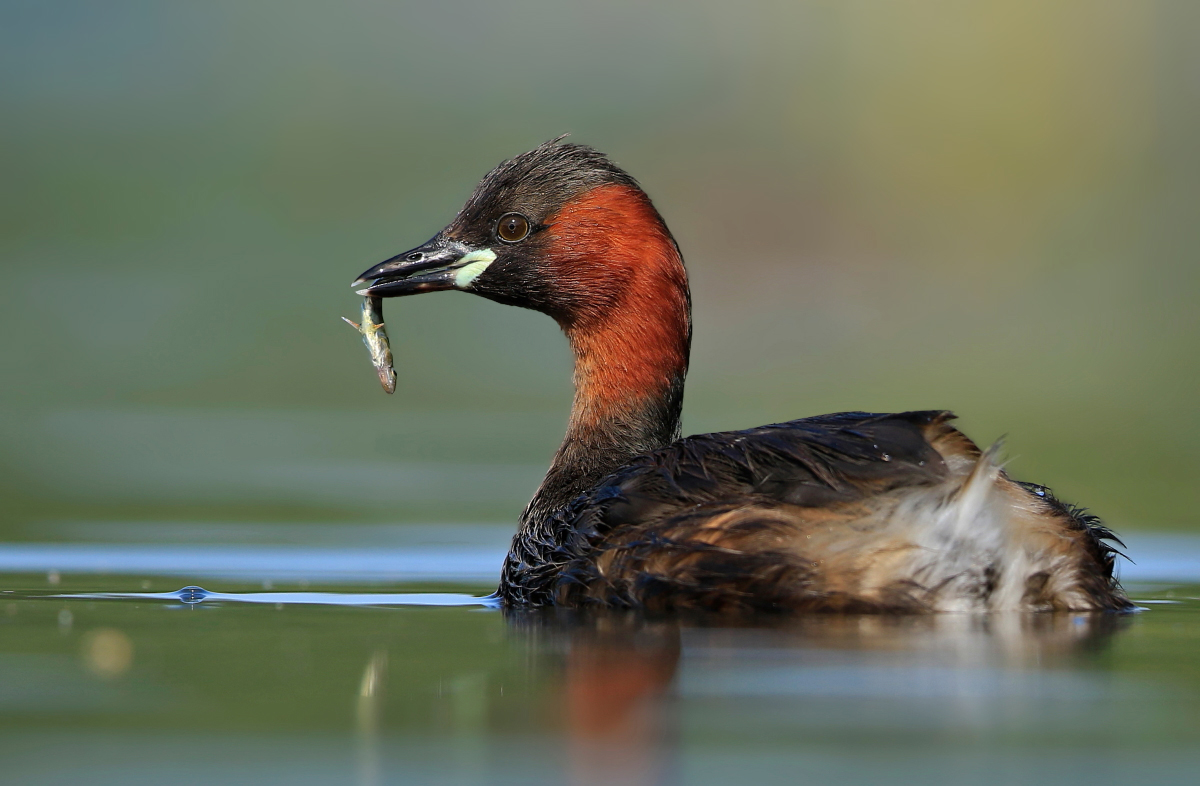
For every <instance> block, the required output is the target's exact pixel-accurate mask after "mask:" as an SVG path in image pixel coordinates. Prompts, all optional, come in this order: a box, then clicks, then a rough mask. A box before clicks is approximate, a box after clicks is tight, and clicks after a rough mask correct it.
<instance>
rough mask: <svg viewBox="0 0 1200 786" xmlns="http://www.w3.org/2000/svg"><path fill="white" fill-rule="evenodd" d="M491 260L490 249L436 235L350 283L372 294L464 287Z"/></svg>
mask: <svg viewBox="0 0 1200 786" xmlns="http://www.w3.org/2000/svg"><path fill="white" fill-rule="evenodd" d="M495 259H496V254H495V252H494V251H492V250H491V249H490V248H472V247H470V246H468V245H467V244H466V243H463V242H461V241H458V240H451V239H449V238H447V237H444V236H443V235H441V234H437V235H435V236H434V237H433V238H432V239H431V240H430V241H429V242H428V243H425V244H424V245H420V246H417V247H416V248H414V249H411V250H409V251H405V252H404V253H403V254H397V255H396V256H394V257H392V258H391V259H388V260H384V261H383V262H380V263H379V264H378V265H376V266H375V267H373V268H371V269H370V270H368V271H366V272H365V273H363V274H362V275H361V276H359V277H358V279H357V280H355V282H354V284H352V286H354V287H361V286H362V285H363V284H366V285H367V287H366V288H365V289H360V290H359V292H358V294H360V295H372V296H374V297H400V296H402V295H419V294H421V293H422V292H438V291H440V290H445V289H467V288H468V287H470V285H471V282H472V281H474V280H475V279H476V278H478V277H479V274H480V273H482V272H483V271H484V270H486V269H487V266H488V265H490V264H491V263H492V262H493V261H495Z"/></svg>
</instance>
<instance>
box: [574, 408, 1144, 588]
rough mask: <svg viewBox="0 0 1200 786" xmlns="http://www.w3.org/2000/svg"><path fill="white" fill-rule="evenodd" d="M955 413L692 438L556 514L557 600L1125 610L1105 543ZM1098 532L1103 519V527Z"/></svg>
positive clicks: (816, 421) (1101, 533)
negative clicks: (1002, 462)
mask: <svg viewBox="0 0 1200 786" xmlns="http://www.w3.org/2000/svg"><path fill="white" fill-rule="evenodd" d="M952 418H953V415H952V414H951V413H949V412H944V411H925V412H904V413H898V414H887V415H878V414H869V413H861V412H851V413H838V414H833V415H823V416H820V417H815V418H805V419H802V420H795V421H791V422H788V423H780V424H775V425H770V426H763V427H759V428H755V429H749V430H746V431H736V432H721V433H716V434H704V435H698V436H694V437H688V438H686V439H681V440H678V441H677V442H675V443H673V444H672V445H670V446H668V447H666V448H663V449H660V450H657V451H654V452H652V453H649V454H647V455H645V456H642V457H640V458H638V459H637V460H635V461H634V462H632V463H631V464H629V465H627V466H626V467H624V468H622V469H621V470H619V471H617V472H616V473H613V474H612V475H610V476H609V477H608V478H606V479H605V480H604V481H602V482H601V483H600V484H599V485H598V486H597V487H596V488H595V489H593V490H592V491H590V492H588V493H586V494H584V495H582V496H580V497H579V498H577V499H576V500H575V501H574V502H573V503H572V504H570V505H568V506H567V507H566V508H564V509H562V510H561V511H559V512H558V513H556V514H555V516H554V517H553V520H552V521H551V522H550V523H551V527H552V528H553V529H555V530H556V531H558V532H559V533H561V534H562V537H561V538H560V543H561V544H562V545H561V547H560V550H559V552H560V553H559V554H558V555H556V561H557V562H559V564H560V565H562V570H561V573H560V579H559V583H558V587H557V589H556V599H557V600H558V602H562V603H569V604H587V603H600V604H603V605H609V606H612V605H616V606H633V607H648V608H663V609H669V608H670V609H678V608H704V609H710V610H711V609H717V610H721V609H724V610H745V609H760V608H767V609H778V608H787V609H801V610H803V609H809V610H838V611H853V610H862V611H930V610H988V609H997V608H1023V609H1025V608H1027V609H1037V608H1098V607H1099V608H1124V607H1125V605H1124V604H1126V603H1127V601H1124V600H1123V596H1121V595H1120V593H1119V588H1117V587H1116V583H1115V581H1114V580H1113V578H1112V559H1111V549H1109V548H1108V547H1107V546H1106V545H1105V544H1104V543H1103V542H1102V539H1103V538H1104V537H1105V536H1106V535H1107V534H1108V533H1107V531H1106V530H1103V528H1102V527H1099V526H1098V522H1089V521H1087V520H1085V519H1087V517H1086V516H1084V514H1082V513H1079V514H1078V515H1076V513H1077V512H1075V511H1074V509H1071V508H1069V506H1064V505H1063V504H1062V503H1059V502H1058V501H1057V500H1055V499H1054V498H1053V495H1050V494H1049V492H1048V491H1046V490H1045V489H1044V488H1042V487H1035V486H1029V485H1022V484H1018V483H1015V482H1013V481H1011V480H1009V479H1008V478H1007V477H1006V476H1004V474H1003V472H1002V471H1001V469H1000V467H999V466H998V464H997V463H996V462H995V460H994V456H993V455H992V454H991V453H990V452H989V453H988V454H984V453H982V452H981V451H980V450H979V448H978V447H977V446H976V445H975V444H974V443H973V442H971V441H970V440H969V439H968V438H967V437H965V436H964V435H963V434H962V433H961V432H959V431H958V430H957V429H955V428H953V427H952V426H951V425H949V421H950V420H951V419H952ZM1093 524H1095V526H1093Z"/></svg>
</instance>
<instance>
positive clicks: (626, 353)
mask: <svg viewBox="0 0 1200 786" xmlns="http://www.w3.org/2000/svg"><path fill="white" fill-rule="evenodd" d="M603 198H604V200H605V202H604V204H605V206H606V208H608V209H611V205H612V204H613V203H614V202H618V204H620V202H619V200H625V199H632V200H634V201H633V202H632V203H631V204H622V205H621V208H622V209H623V210H624V211H625V216H626V218H625V224H626V226H628V225H630V224H633V226H632V228H631V231H630V232H628V233H625V234H623V235H622V236H621V237H622V238H637V239H638V242H624V241H623V242H618V243H613V242H607V243H604V244H594V245H592V246H589V245H588V244H586V243H579V244H578V245H580V246H583V248H581V249H580V248H574V247H573V248H572V250H573V251H576V252H584V253H587V252H590V255H591V259H589V260H587V262H588V264H589V266H588V269H589V270H600V271H605V274H604V275H603V276H597V281H596V283H595V287H596V290H594V291H598V292H600V294H599V295H598V296H597V297H596V298H595V299H594V301H593V302H597V303H604V304H605V307H604V308H603V309H593V310H587V311H583V312H580V313H578V314H577V315H576V318H571V319H560V320H559V321H560V323H561V324H562V327H563V330H564V332H565V333H566V335H567V339H568V341H569V342H570V345H571V349H572V351H573V353H574V355H575V398H574V403H573V406H572V409H571V417H570V421H569V423H568V425H567V433H566V436H565V438H564V439H563V443H562V445H561V447H560V448H559V449H558V452H557V453H556V454H555V456H554V461H553V463H552V464H551V467H550V470H549V472H547V474H546V478H545V480H544V481H543V482H542V485H541V487H540V488H539V489H538V492H537V494H536V495H535V497H534V499H533V501H532V502H530V504H529V507H528V508H527V509H526V511H525V514H524V515H523V517H522V518H523V521H524V522H526V523H528V522H532V521H534V520H540V519H542V518H544V517H546V516H548V515H549V514H550V513H551V512H553V511H554V510H556V509H557V508H559V507H562V506H563V505H565V504H567V503H568V502H570V501H571V500H572V499H574V498H575V497H577V496H578V495H579V494H581V493H583V492H585V491H587V490H588V489H590V488H592V487H594V486H595V485H596V483H598V482H599V481H600V480H601V479H602V478H603V477H604V476H606V475H608V474H611V473H612V472H613V471H615V470H616V469H618V468H620V467H621V466H623V465H625V464H627V463H629V462H630V461H631V460H633V459H634V458H636V457H638V456H640V455H642V454H645V453H648V452H650V451H653V450H656V449H658V448H661V447H664V446H666V445H668V444H670V443H671V442H673V441H674V440H676V439H678V438H679V427H680V412H681V409H682V406H683V384H684V378H685V376H686V375H687V369H688V356H689V352H690V346H691V304H690V295H689V292H688V284H687V273H686V271H685V270H684V266H683V259H682V257H681V256H680V254H679V249H678V247H677V246H676V245H675V241H674V240H673V239H672V238H671V236H670V233H669V232H668V231H667V229H666V227H665V226H664V225H663V223H662V220H661V218H659V216H658V213H657V212H656V211H655V210H654V208H653V206H652V205H650V202H649V200H648V199H646V198H645V195H644V194H641V192H640V191H637V192H629V191H626V192H618V193H616V194H613V193H606V194H604V195H603ZM593 204H594V202H593ZM586 206H587V205H585V207H586ZM564 212H565V211H564ZM639 222H641V224H642V225H641V226H638V224H639ZM632 230H637V231H636V232H634V231H632ZM577 263H578V261H577V260H573V259H567V260H566V261H565V262H564V265H574V264H577ZM602 281H603V282H614V281H615V282H619V284H620V287H619V289H618V290H616V291H608V292H604V291H603V290H602Z"/></svg>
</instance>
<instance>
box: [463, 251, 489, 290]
mask: <svg viewBox="0 0 1200 786" xmlns="http://www.w3.org/2000/svg"><path fill="white" fill-rule="evenodd" d="M495 261H496V252H495V251H492V250H491V249H490V248H481V249H479V250H478V251H472V252H471V253H470V254H466V255H465V256H463V258H462V259H460V260H458V262H459V264H460V265H462V267H460V268H459V269H458V272H456V273H455V274H454V286H456V287H458V288H459V289H466V288H467V287H469V286H470V285H471V282H472V281H474V280H475V279H477V278H479V274H480V273H482V272H483V271H485V270H487V268H488V265H490V264H492V263H493V262H495Z"/></svg>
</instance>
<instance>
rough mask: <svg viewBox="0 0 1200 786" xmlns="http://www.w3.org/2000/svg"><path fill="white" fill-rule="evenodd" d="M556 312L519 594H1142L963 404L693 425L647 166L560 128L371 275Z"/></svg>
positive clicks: (820, 598) (924, 603)
mask: <svg viewBox="0 0 1200 786" xmlns="http://www.w3.org/2000/svg"><path fill="white" fill-rule="evenodd" d="M363 283H366V284H368V286H367V288H366V289H365V290H364V293H368V294H369V295H370V296H371V297H397V296H401V295H415V294H419V293H422V292H435V291H439V290H453V289H458V290H462V291H465V292H472V293H474V294H476V295H481V296H483V297H485V298H488V299H490V300H495V301H497V302H499V303H507V304H509V305H514V306H522V307H525V308H531V309H535V310H537V311H541V312H544V313H546V314H549V315H550V316H552V317H553V318H554V319H555V320H556V321H557V322H558V324H559V325H560V326H561V327H562V329H563V331H564V332H565V333H566V336H567V339H568V340H569V342H570V345H571V349H572V350H573V352H574V355H575V399H574V405H573V408H572V411H571V417H570V421H569V425H568V427H567V434H566V437H565V438H564V439H563V443H562V446H561V447H560V448H559V449H558V452H557V454H556V455H555V457H554V461H553V464H552V465H551V467H550V470H549V471H548V472H547V474H546V477H545V480H543V481H542V484H541V487H540V488H538V490H537V492H536V493H535V494H534V497H533V499H532V501H531V502H530V503H529V505H528V507H526V508H525V511H524V512H523V513H522V514H521V519H520V527H519V530H518V531H517V534H516V536H515V537H514V538H513V542H512V548H511V549H510V550H509V553H508V557H507V559H506V561H505V564H504V570H503V576H502V578H501V582H500V587H499V590H498V594H499V596H500V598H502V599H503V601H504V602H506V603H508V604H512V605H522V604H534V605H546V604H559V605H571V606H581V605H602V606H612V607H633V608H645V609H648V610H683V609H704V610H715V611H743V610H745V611H750V610H795V611H847V612H849V611H855V612H858V611H883V612H921V611H990V610H1026V611H1037V610H1066V609H1070V610H1080V611H1088V610H1124V609H1129V608H1131V604H1130V602H1129V600H1128V599H1127V598H1126V597H1125V594H1124V592H1123V591H1122V590H1121V587H1120V585H1119V584H1118V583H1117V581H1116V579H1115V578H1114V577H1113V562H1114V555H1115V551H1114V549H1113V548H1112V547H1111V546H1109V545H1108V544H1107V543H1106V540H1115V538H1113V536H1112V534H1111V533H1110V532H1109V531H1108V530H1107V529H1106V528H1105V527H1104V526H1102V525H1101V523H1100V522H1099V520H1098V519H1096V518H1095V517H1093V516H1090V515H1088V514H1086V513H1084V512H1083V511H1082V510H1080V509H1078V508H1075V507H1073V506H1071V505H1068V504H1065V503H1063V502H1060V501H1059V500H1057V499H1055V497H1054V496H1053V495H1052V494H1051V493H1050V491H1049V490H1048V489H1046V488H1045V487H1043V486H1038V485H1035V484H1032V483H1022V482H1020V481H1014V480H1012V479H1010V478H1009V477H1008V476H1007V475H1006V474H1005V472H1004V471H1003V470H1002V469H1001V468H1000V466H999V465H998V463H997V461H996V458H995V455H994V452H995V451H992V450H989V451H981V450H980V449H979V448H978V447H976V446H975V444H974V443H973V442H972V441H971V440H969V439H968V438H967V437H965V436H964V435H963V434H962V433H961V432H959V431H958V430H957V429H955V428H954V427H952V426H951V425H950V420H952V419H953V415H952V414H951V413H949V412H941V411H927V412H903V413H900V414H893V415H887V414H883V415H881V414H868V413H863V412H845V413H838V414H833V415H822V416H819V417H811V418H803V419H800V420H793V421H790V422H787V423H778V424H775V425H769V426H762V427H759V428H754V429H749V430H746V431H729V432H722V433H718V434H704V435H700V436H694V437H688V438H686V439H680V438H679V436H680V432H679V427H680V426H679V416H680V408H681V405H682V401H683V381H684V376H685V375H686V373H687V368H688V353H689V348H690V344H691V301H690V295H689V291H688V281H687V274H686V272H685V270H684V266H683V259H682V257H681V255H680V252H679V247H678V246H677V245H676V243H675V240H674V238H673V237H672V236H671V233H670V231H669V230H668V229H667V227H666V225H665V224H664V223H663V220H662V218H661V217H660V216H659V214H658V211H657V210H655V208H654V205H653V204H651V202H650V199H649V197H647V196H646V194H645V192H643V191H642V189H641V188H640V187H639V186H638V184H637V182H636V181H635V180H634V179H633V178H632V177H630V176H629V175H628V174H626V173H625V172H624V171H623V170H621V169H620V168H619V167H617V166H616V165H615V164H613V163H612V162H611V161H609V160H608V159H607V158H606V157H605V156H604V155H602V154H601V153H598V152H597V151H595V150H592V149H591V148H588V147H584V146H581V145H574V144H564V143H561V142H560V141H559V140H554V141H551V142H548V143H546V144H544V145H541V146H540V147H538V148H537V149H535V150H532V151H530V152H528V153H524V154H522V155H519V156H517V157H516V158H513V159H511V160H510V161H506V162H504V163H503V164H501V165H500V166H498V167H496V168H495V169H494V170H492V171H491V172H490V173H489V174H488V175H487V176H486V177H484V179H483V181H482V182H480V184H479V186H478V187H477V188H476V189H475V191H474V193H472V194H471V196H470V198H469V199H468V200H467V203H466V205H465V206H464V207H463V208H462V210H461V211H460V212H459V214H458V216H457V217H456V218H455V219H454V221H452V222H451V223H450V225H449V226H447V227H446V228H445V229H443V230H442V231H441V232H439V233H438V234H437V235H435V236H434V237H433V238H432V239H431V240H430V241H429V242H427V243H425V244H424V245H421V246H418V247H417V248H414V249H412V250H411V251H406V252H404V253H403V254H399V255H397V256H395V257H393V258H391V259H389V260H387V261H386V262H383V263H381V264H378V265H376V266H375V267H372V268H371V269H370V270H368V271H366V272H365V273H363V275H362V276H361V277H360V278H359V280H358V281H357V282H356V285H359V286H361V285H362V284H363Z"/></svg>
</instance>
